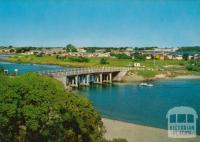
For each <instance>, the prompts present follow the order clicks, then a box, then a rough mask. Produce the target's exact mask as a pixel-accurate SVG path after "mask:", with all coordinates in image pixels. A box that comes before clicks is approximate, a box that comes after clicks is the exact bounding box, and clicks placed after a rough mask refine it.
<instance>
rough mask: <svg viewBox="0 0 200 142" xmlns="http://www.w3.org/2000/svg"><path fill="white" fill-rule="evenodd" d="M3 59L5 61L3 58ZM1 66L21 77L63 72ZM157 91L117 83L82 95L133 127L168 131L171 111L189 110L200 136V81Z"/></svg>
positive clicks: (158, 84) (176, 82)
mask: <svg viewBox="0 0 200 142" xmlns="http://www.w3.org/2000/svg"><path fill="white" fill-rule="evenodd" d="M1 58H2V57H1ZM0 66H2V67H3V68H4V69H8V70H9V72H14V69H16V68H17V69H19V74H23V73H26V72H35V71H44V70H52V69H63V68H64V67H61V66H56V65H37V64H24V63H8V62H0ZM152 83H153V85H154V86H153V87H141V86H139V85H138V84H125V83H123V84H122V83H116V84H112V85H92V86H91V87H85V88H82V89H80V90H79V91H80V92H81V93H82V94H83V95H85V96H87V97H88V98H89V99H90V100H91V102H92V103H93V105H94V106H95V108H96V109H97V111H99V112H100V113H101V114H102V116H103V117H106V118H111V119H117V120H123V121H126V122H130V123H135V124H140V125H145V126H152V127H157V128H162V129H167V119H166V114H167V111H168V110H169V109H171V108H173V107H175V106H189V107H192V108H194V109H195V110H196V112H197V114H198V116H199V119H198V121H197V131H198V134H200V121H199V120H200V80H199V79H172V80H159V81H154V82H152Z"/></svg>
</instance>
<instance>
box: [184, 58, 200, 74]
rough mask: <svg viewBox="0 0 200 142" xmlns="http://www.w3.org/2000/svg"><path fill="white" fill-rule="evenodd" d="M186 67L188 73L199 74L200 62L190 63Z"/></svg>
mask: <svg viewBox="0 0 200 142" xmlns="http://www.w3.org/2000/svg"><path fill="white" fill-rule="evenodd" d="M186 67H187V69H188V70H190V71H197V72H200V60H194V61H190V62H189V63H188V64H187V66H186Z"/></svg>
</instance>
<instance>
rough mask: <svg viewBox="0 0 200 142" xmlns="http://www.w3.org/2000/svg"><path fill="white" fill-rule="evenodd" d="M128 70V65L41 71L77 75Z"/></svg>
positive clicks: (54, 74)
mask: <svg viewBox="0 0 200 142" xmlns="http://www.w3.org/2000/svg"><path fill="white" fill-rule="evenodd" d="M127 70H130V68H127V67H120V68H118V67H101V68H69V69H62V70H48V71H40V72H39V73H40V74H46V75H52V76H76V75H86V74H98V73H114V72H121V71H127Z"/></svg>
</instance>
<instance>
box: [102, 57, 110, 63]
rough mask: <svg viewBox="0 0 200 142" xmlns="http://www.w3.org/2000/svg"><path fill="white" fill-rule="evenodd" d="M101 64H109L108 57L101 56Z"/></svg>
mask: <svg viewBox="0 0 200 142" xmlns="http://www.w3.org/2000/svg"><path fill="white" fill-rule="evenodd" d="M100 64H109V62H108V60H107V58H101V60H100Z"/></svg>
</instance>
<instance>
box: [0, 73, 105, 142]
mask: <svg viewBox="0 0 200 142" xmlns="http://www.w3.org/2000/svg"><path fill="white" fill-rule="evenodd" d="M0 80H1V82H0V94H1V95H0V141H2V142H11V141H12V142H14V141H25V142H36V141H37V142H78V141H81V142H95V141H100V140H101V139H102V132H103V130H104V129H103V125H102V121H101V117H100V115H99V113H97V112H96V111H95V109H94V107H93V106H92V105H91V103H90V102H89V101H88V100H87V99H86V98H85V97H83V96H79V95H76V94H72V93H67V92H65V90H64V87H63V85H62V84H61V83H60V82H58V81H56V80H54V79H51V78H49V77H43V76H40V75H37V74H30V73H29V74H26V75H23V76H18V77H13V78H10V77H7V76H4V75H1V74H0Z"/></svg>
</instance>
